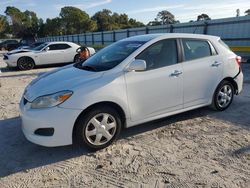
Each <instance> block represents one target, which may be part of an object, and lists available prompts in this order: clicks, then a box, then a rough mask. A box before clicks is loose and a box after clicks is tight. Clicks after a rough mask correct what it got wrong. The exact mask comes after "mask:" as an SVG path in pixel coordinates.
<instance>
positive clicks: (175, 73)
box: [170, 70, 182, 76]
mask: <svg viewBox="0 0 250 188" xmlns="http://www.w3.org/2000/svg"><path fill="white" fill-rule="evenodd" d="M180 74H182V72H181V71H178V70H175V71H174V72H172V73H171V74H170V76H179V75H180Z"/></svg>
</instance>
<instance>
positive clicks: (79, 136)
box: [73, 106, 122, 151]
mask: <svg viewBox="0 0 250 188" xmlns="http://www.w3.org/2000/svg"><path fill="white" fill-rule="evenodd" d="M99 114H109V115H111V116H112V117H113V118H114V119H113V120H114V121H115V123H116V128H115V129H114V130H113V131H114V132H113V133H112V134H113V136H112V138H111V139H110V140H109V141H107V142H106V143H103V144H101V145H95V144H93V143H91V139H93V141H94V140H95V141H96V140H97V134H98V133H96V135H93V136H92V138H90V136H89V138H88V137H87V136H86V134H87V132H88V131H92V130H87V129H89V127H90V126H93V125H92V124H91V122H90V121H91V120H92V119H93V118H94V117H96V116H98V115H99ZM98 121H99V120H98ZM93 127H94V128H93V129H95V130H96V132H98V130H97V129H96V128H95V126H93ZM121 128H122V123H121V117H120V114H119V113H118V112H117V111H116V110H115V109H114V108H112V107H109V106H96V107H95V108H93V109H92V110H90V111H88V112H87V113H83V114H81V115H80V117H79V118H78V120H77V122H76V124H75V129H74V135H73V136H74V142H75V143H77V144H78V145H79V146H83V147H84V146H86V147H87V148H88V149H89V150H94V151H95V150H99V149H103V148H105V147H107V146H109V145H110V144H111V143H112V142H113V141H115V140H116V139H117V137H118V136H119V134H120V132H121ZM110 130H111V129H110ZM110 130H108V131H110ZM111 131H112V130H111ZM102 139H103V140H104V141H103V142H105V139H106V138H105V136H103V135H102V137H101V140H100V141H102ZM106 140H107V139H106Z"/></svg>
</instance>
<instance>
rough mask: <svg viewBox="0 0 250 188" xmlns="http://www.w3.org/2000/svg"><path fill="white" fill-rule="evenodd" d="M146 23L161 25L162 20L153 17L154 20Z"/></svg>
mask: <svg viewBox="0 0 250 188" xmlns="http://www.w3.org/2000/svg"><path fill="white" fill-rule="evenodd" d="M147 25H149V26H155V25H162V22H160V21H159V20H158V19H157V18H155V19H154V21H150V22H149V23H148V24H147Z"/></svg>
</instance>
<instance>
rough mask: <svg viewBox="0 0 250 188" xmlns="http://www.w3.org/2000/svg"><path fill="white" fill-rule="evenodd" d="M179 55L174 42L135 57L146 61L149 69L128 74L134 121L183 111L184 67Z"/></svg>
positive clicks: (127, 79)
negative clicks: (179, 61)
mask: <svg viewBox="0 0 250 188" xmlns="http://www.w3.org/2000/svg"><path fill="white" fill-rule="evenodd" d="M177 54H178V53H177V42H176V40H175V39H166V40H162V41H159V42H156V43H155V44H153V45H151V46H150V47H148V48H147V49H146V50H144V51H143V52H142V53H141V54H140V55H138V56H137V57H136V59H142V60H145V61H146V64H147V70H145V71H143V72H133V71H132V72H127V73H125V79H126V85H127V95H128V103H129V109H130V113H131V118H132V121H139V120H142V119H145V118H150V117H153V116H156V115H161V114H164V113H167V112H170V111H174V110H178V109H182V107H183V89H182V88H183V86H182V82H183V77H182V65H181V64H180V63H178V55H177Z"/></svg>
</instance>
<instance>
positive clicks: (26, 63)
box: [17, 57, 35, 70]
mask: <svg viewBox="0 0 250 188" xmlns="http://www.w3.org/2000/svg"><path fill="white" fill-rule="evenodd" d="M17 67H18V68H19V69H20V70H30V69H33V68H34V67H35V63H34V60H33V59H32V58H30V57H21V58H20V59H19V60H18V61H17Z"/></svg>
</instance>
